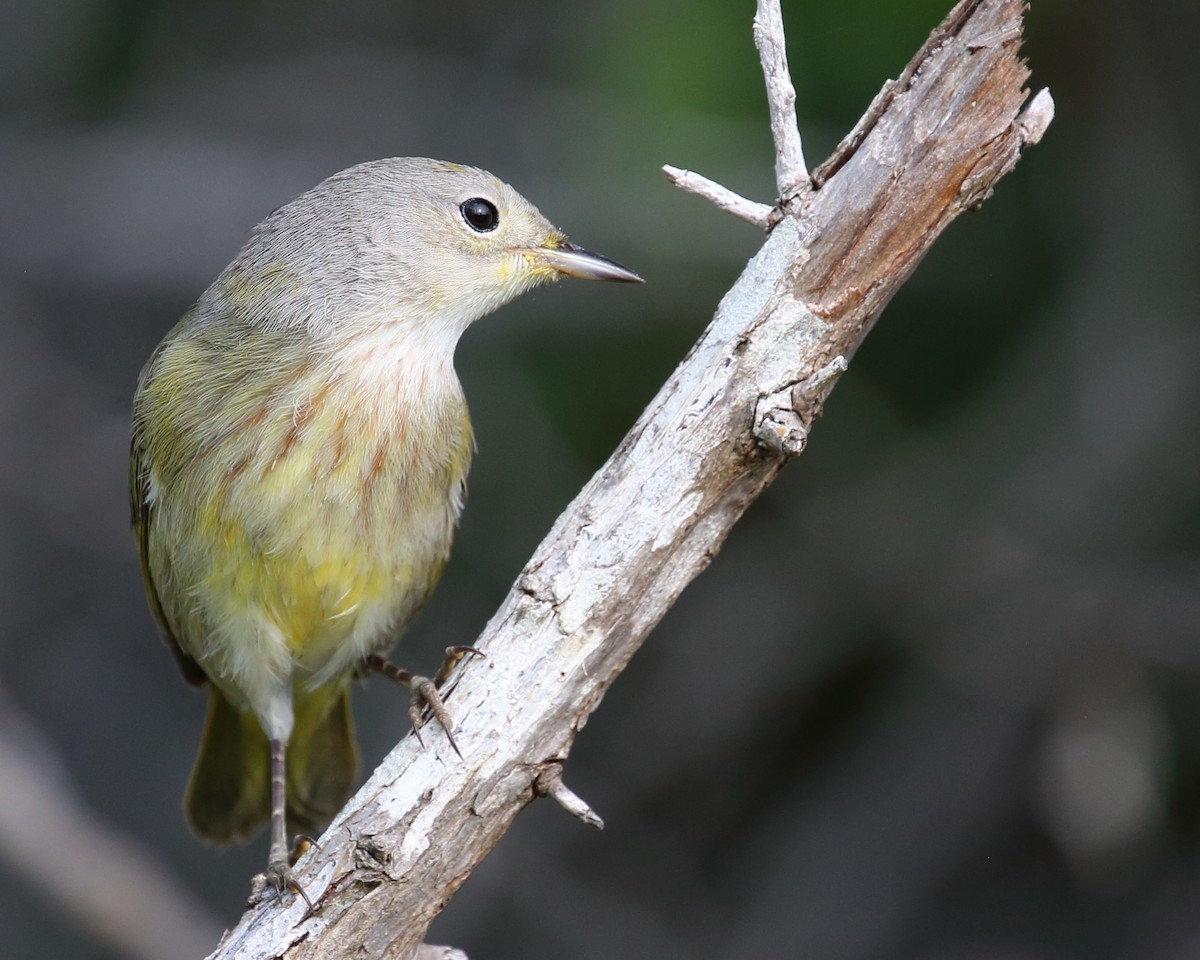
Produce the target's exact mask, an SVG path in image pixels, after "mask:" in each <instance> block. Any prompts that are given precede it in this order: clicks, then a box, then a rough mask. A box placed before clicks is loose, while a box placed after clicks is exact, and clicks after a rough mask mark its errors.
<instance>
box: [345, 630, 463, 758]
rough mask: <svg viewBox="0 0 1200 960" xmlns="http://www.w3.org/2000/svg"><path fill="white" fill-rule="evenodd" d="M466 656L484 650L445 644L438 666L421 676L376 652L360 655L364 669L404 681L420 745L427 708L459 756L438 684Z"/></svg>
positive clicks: (410, 716) (459, 752) (451, 722)
mask: <svg viewBox="0 0 1200 960" xmlns="http://www.w3.org/2000/svg"><path fill="white" fill-rule="evenodd" d="M467 656H475V657H482V656H484V654H483V653H482V651H479V650H476V649H475V648H474V647H466V646H456V647H447V648H446V657H445V659H443V660H442V665H441V666H440V667H438V671H437V673H435V674H434V675H433V677H423V676H420V675H419V674H415V673H412V672H410V671H408V670H404V669H402V668H401V667H397V666H396V665H395V664H394V663H392V662H391V661H389V660H387V659H386V658H384V657H381V656H379V654H371V655H369V656H367V657H366V658H364V660H363V664H364V665H365V666H366V667H367V668H368V669H371V670H375V671H376V672H378V673H382V674H383V675H384V676H385V677H387V678H388V679H390V680H393V681H395V682H396V683H402V684H404V686H406V687H408V689H409V690H410V691H411V694H412V695H411V697H410V698H409V703H408V719H409V721H410V722H411V723H412V728H413V733H415V734H416V735H417V742H418V743H419V744H421V746H422V747H424V746H425V741H424V740H423V739H422V737H421V728H422V727H424V726H425V722H426V720H425V711H426V710H428V711H429V713H431V714H432V715H433V718H434V719H435V720H436V721H437V722H438V723H439V724H440V725H441V728H442V729H443V730H444V731H446V739H447V740H449V741H450V746H451V747H453V748H454V752H455V753H457V754H458V755H459V756H460V757H461V756H462V751H461V750H459V749H458V744H457V743H456V742H455V740H454V721H453V719H451V717H450V713H449V712H448V711H447V710H446V704H445V702H444V701H443V700H442V694H441V688H442V685H443V684H444V683H445V682H446V680H447V679H448V678H449V676H450V672H451V671H452V670H453V669H454V667H455V666H456V665H457V664H458V662H459V661H460V660H462V659H463V658H464V657H467Z"/></svg>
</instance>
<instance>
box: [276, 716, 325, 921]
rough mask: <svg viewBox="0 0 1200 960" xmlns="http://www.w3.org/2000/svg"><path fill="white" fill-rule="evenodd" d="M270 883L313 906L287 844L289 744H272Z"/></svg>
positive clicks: (278, 889)
mask: <svg viewBox="0 0 1200 960" xmlns="http://www.w3.org/2000/svg"><path fill="white" fill-rule="evenodd" d="M267 882H268V883H270V884H271V886H273V887H274V888H275V892H276V893H278V894H279V895H280V896H282V895H283V891H284V890H286V889H288V888H291V889H292V890H295V891H296V892H297V893H298V894H300V896H301V897H303V898H304V902H305V903H307V904H308V909H309V912H310V913H311V912H312V910H313V909H314V908H313V902H312V900H310V899H309V896H308V892H307V891H306V890H305V889H304V887H302V886H300V883H299V882H298V881H297V880H296V878H295V877H294V876H293V875H292V861H291V858H290V857H289V856H288V842H287V741H286V740H277V739H274V738H272V740H271V851H270V853H268V854H267Z"/></svg>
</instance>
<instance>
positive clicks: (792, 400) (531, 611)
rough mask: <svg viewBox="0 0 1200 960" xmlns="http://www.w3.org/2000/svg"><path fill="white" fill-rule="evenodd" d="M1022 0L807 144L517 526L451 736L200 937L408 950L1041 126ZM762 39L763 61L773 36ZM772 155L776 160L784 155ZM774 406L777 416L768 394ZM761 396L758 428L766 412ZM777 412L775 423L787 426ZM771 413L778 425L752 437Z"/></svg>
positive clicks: (398, 764) (321, 953)
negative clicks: (740, 245) (688, 329)
mask: <svg viewBox="0 0 1200 960" xmlns="http://www.w3.org/2000/svg"><path fill="white" fill-rule="evenodd" d="M1023 9H1024V3H1023V0H963V2H962V3H960V4H959V5H958V6H957V7H955V9H954V10H953V11H952V12H951V13H950V15H949V16H948V17H947V18H946V20H945V21H943V23H942V24H941V25H940V26H939V27H938V28H937V29H936V30H935V31H934V33H933V34H932V35H931V37H930V39H929V40H928V41H927V42H926V44H925V45H924V46H923V47H922V48H921V50H920V51H919V52H918V54H917V56H916V57H914V60H913V62H912V63H910V64H909V66H908V68H906V70H905V72H904V73H902V74H901V77H900V79H898V80H897V81H896V82H895V83H893V84H890V85H887V86H886V87H885V89H884V91H883V92H882V93H881V95H880V97H878V98H876V102H875V103H874V104H872V107H871V110H870V111H869V113H868V117H867V118H865V120H864V121H863V122H860V124H859V125H858V126H856V128H855V132H854V135H853V137H852V138H850V139H848V140H847V141H843V144H842V146H841V147H839V150H838V153H837V155H836V157H835V160H836V163H834V164H832V165H823V168H822V169H823V170H824V179H823V185H822V186H821V188H820V189H819V190H815V191H813V192H811V193H809V194H808V196H807V198H806V200H805V205H804V211H803V218H802V219H800V218H797V217H794V216H784V217H782V218H781V219H780V221H779V223H778V224H777V225H775V227H774V228H773V229H772V230H771V232H770V234H769V235H768V237H767V239H766V242H765V243H764V245H763V247H762V248H761V249H760V250H759V252H758V253H757V254H756V255H755V256H754V258H753V259H752V260H751V261H750V263H749V264H748V265H747V266H746V269H745V271H744V272H743V273H742V275H741V277H739V279H738V281H737V282H736V283H735V284H734V286H733V288H732V289H731V290H730V291H729V292H728V293H727V294H726V295H725V297H724V298H723V299H722V301H721V304H720V306H719V308H718V310H717V313H716V315H715V317H714V318H713V321H712V323H711V325H710V326H709V328H708V329H707V330H706V331H705V333H704V335H703V337H702V338H701V339H700V341H699V342H698V343H697V344H696V345H695V346H694V347H693V348H692V350H691V351H690V352H689V354H688V356H687V357H686V358H685V359H684V361H683V362H682V363H681V364H680V366H679V367H678V369H677V370H676V371H675V373H674V374H673V375H672V376H671V378H670V379H669V380H668V381H667V383H666V384H665V385H664V386H663V387H662V389H661V390H660V391H659V394H658V396H657V397H656V398H655V399H654V401H653V402H652V403H651V404H650V406H649V407H648V408H647V409H646V410H645V412H644V413H643V414H642V416H641V417H640V418H639V420H638V422H637V423H636V424H635V425H634V427H633V429H632V430H631V431H630V433H629V434H628V436H626V438H625V440H624V441H623V442H622V443H621V445H620V447H619V448H618V449H617V451H616V452H615V453H614V454H613V456H612V458H611V459H610V460H609V461H608V463H607V464H605V465H604V467H603V468H601V470H600V471H599V472H598V473H597V474H596V476H595V477H593V478H592V480H591V481H590V482H589V483H588V484H587V486H586V487H585V488H584V489H583V490H582V491H581V492H580V494H579V495H578V497H576V499H575V500H574V502H573V503H572V504H571V505H570V507H568V509H567V511H566V512H565V513H564V514H563V515H562V516H561V517H560V518H559V520H558V521H557V523H556V524H555V525H554V528H553V530H551V531H550V533H549V534H548V535H547V537H546V539H545V540H544V541H543V542H542V544H541V545H540V546H539V547H538V549H537V551H536V553H535V554H534V556H533V558H532V559H531V560H530V561H529V564H528V565H527V566H526V568H525V570H524V571H523V572H522V574H521V575H520V577H519V578H518V580H517V583H516V584H515V585H514V587H513V589H512V591H511V592H510V594H509V596H508V597H507V598H506V599H505V601H504V603H503V605H502V606H501V608H500V610H499V611H498V612H497V613H496V615H495V616H494V617H493V618H492V620H491V622H490V623H489V624H488V626H487V628H486V629H485V631H484V633H483V635H482V637H481V638H480V640H479V641H478V643H477V644H476V646H478V647H479V648H480V649H481V650H483V651H484V652H485V653H486V654H487V659H486V660H482V659H480V660H475V661H473V662H471V663H470V664H465V665H462V666H461V667H460V668H458V669H457V670H456V673H455V677H456V678H457V681H458V686H457V687H456V688H455V689H454V690H453V692H452V693H451V694H450V695H449V696H448V697H447V705H448V706H449V708H450V711H451V713H452V714H453V716H454V718H455V722H456V725H457V726H456V731H457V733H458V742H459V746H460V747H461V748H462V756H461V757H457V756H455V755H454V753H453V752H452V751H451V750H450V749H449V746H448V745H447V744H446V743H445V741H444V740H443V738H436V739H433V740H432V742H431V743H430V744H429V745H428V746H427V747H426V749H424V750H422V749H420V748H419V747H418V746H417V744H416V742H415V740H413V738H411V737H409V738H406V739H405V740H404V741H402V742H401V743H400V744H399V745H398V746H397V747H396V748H395V749H394V750H393V751H392V752H391V754H389V755H388V757H387V758H386V759H385V760H384V762H383V764H382V765H381V766H380V767H379V768H378V769H377V770H376V771H375V773H374V774H373V775H372V777H371V779H370V780H369V781H368V782H367V784H366V785H365V786H364V787H363V788H362V789H361V790H360V791H359V793H358V794H357V796H356V797H355V798H354V799H353V800H351V802H350V803H349V804H348V805H347V807H346V809H345V810H344V811H343V812H342V814H341V815H340V816H339V818H338V820H337V821H336V822H335V823H334V824H333V825H332V826H331V827H330V829H329V830H328V831H327V832H326V834H325V836H324V837H323V838H322V839H321V844H320V847H319V849H315V850H313V851H311V852H310V853H308V854H307V855H306V856H305V857H304V859H303V860H301V861H300V863H299V864H298V865H297V874H298V879H299V880H300V882H302V883H303V884H304V885H305V888H306V889H307V890H308V891H309V893H310V894H311V895H312V897H313V898H314V900H315V902H316V903H317V907H318V909H317V911H316V912H315V914H314V915H312V916H308V915H306V913H305V909H304V905H303V903H302V902H299V901H298V898H295V897H291V898H285V899H284V900H283V901H282V902H280V901H277V900H275V901H270V902H267V903H264V904H262V905H260V906H259V907H258V908H257V909H256V910H255V911H253V912H251V913H249V914H247V916H246V917H244V918H243V920H242V922H241V923H240V924H239V926H238V927H237V928H236V929H235V930H234V931H233V932H232V933H231V934H230V935H229V937H228V938H227V939H226V941H225V943H224V944H222V946H221V948H220V950H219V951H218V952H217V954H216V955H215V956H216V957H220V958H223V960H229V958H234V957H237V958H259V957H287V958H289V960H294V958H302V957H304V958H314V957H321V958H323V960H327V958H338V957H346V958H349V957H361V956H363V955H375V956H383V955H386V956H395V957H407V956H409V955H411V953H412V951H413V950H415V949H416V945H417V944H418V942H419V940H420V938H421V936H422V934H423V933H424V930H425V929H426V927H427V926H428V924H429V922H430V921H431V920H432V918H433V917H434V916H435V915H436V914H437V912H438V911H439V910H440V909H441V908H442V906H443V905H444V904H445V903H446V902H447V901H448V900H449V899H450V897H451V896H452V895H453V894H454V892H455V890H456V889H457V888H458V886H459V885H460V884H461V883H462V882H463V880H464V879H465V878H466V877H467V875H468V874H469V873H470V872H471V870H472V869H473V868H474V867H475V865H476V864H477V863H478V862H479V861H480V859H482V858H483V856H485V855H486V853H487V852H488V851H489V850H490V849H491V847H492V846H493V845H494V844H495V843H496V842H497V840H498V839H499V837H500V836H501V835H502V834H503V833H504V831H505V830H506V829H507V827H508V825H509V823H510V822H511V821H512V818H513V817H514V816H515V815H516V813H517V812H518V810H520V808H521V807H522V806H523V805H524V804H526V803H528V802H529V801H530V800H531V799H533V798H534V797H535V796H537V795H538V794H539V793H542V792H548V793H552V794H553V793H555V792H557V793H558V798H559V800H560V801H562V800H566V801H567V803H568V804H571V803H573V801H572V800H571V796H568V792H566V791H565V788H562V789H560V790H557V791H556V790H555V788H554V782H553V779H552V777H553V775H552V774H551V775H550V776H551V780H550V781H549V782H548V781H547V780H546V776H547V774H546V771H547V769H550V768H553V767H557V766H559V765H561V764H562V762H563V761H564V760H565V758H566V757H567V755H568V753H569V751H570V747H571V744H572V742H573V741H574V738H575V734H576V732H577V731H578V730H579V729H580V728H581V727H582V725H583V724H584V722H585V721H586V719H587V717H588V715H589V714H590V713H591V711H592V710H593V709H594V708H595V707H596V705H597V704H598V703H599V701H600V698H601V697H602V696H603V694H604V691H605V690H606V689H607V688H608V686H609V685H610V684H611V683H612V681H613V680H614V679H615V678H616V676H617V675H618V674H619V673H620V672H621V670H622V669H624V667H625V665H626V664H627V663H628V661H629V658H630V657H631V656H632V655H633V653H634V652H635V651H636V650H637V648H638V646H639V645H640V644H641V643H642V641H643V640H644V639H645V637H646V635H647V634H648V633H649V631H650V630H651V628H653V626H654V625H655V624H656V623H657V622H658V620H659V619H660V618H661V617H662V616H663V615H664V613H665V612H666V611H667V609H668V608H669V607H670V606H671V604H672V603H673V602H674V601H675V599H676V598H677V597H678V595H679V593H680V592H681V591H682V590H683V589H684V587H685V586H686V585H687V584H688V582H689V581H690V580H691V579H692V578H693V577H695V576H696V575H697V574H698V573H699V572H700V571H701V570H702V569H704V567H705V566H707V565H708V563H709V562H710V561H711V560H712V558H713V557H714V556H715V554H716V553H717V551H718V550H719V548H720V546H721V543H722V541H723V540H724V538H725V536H726V535H727V534H728V532H729V530H730V529H731V528H732V526H733V524H734V523H735V522H736V521H737V519H738V518H739V517H740V516H741V515H742V513H743V512H744V511H745V509H746V508H747V506H749V504H750V503H752V502H753V501H754V499H755V498H756V497H757V496H759V494H761V493H762V491H763V490H764V489H765V488H766V487H767V486H768V485H769V484H770V483H771V481H772V480H773V479H774V478H775V476H776V475H777V474H778V473H779V471H780V470H781V469H782V467H783V465H784V463H785V462H786V461H787V455H788V454H793V453H796V452H798V451H799V449H800V448H801V447H802V446H803V443H804V439H805V438H806V437H807V435H808V433H809V431H810V429H811V427H812V422H813V420H814V419H815V418H816V416H817V415H818V414H819V412H820V407H821V404H822V403H823V402H824V399H825V395H826V393H827V392H828V390H829V389H830V387H831V386H832V385H833V382H834V380H835V379H836V377H837V376H838V375H839V374H840V372H841V371H842V370H843V369H844V368H845V364H846V361H848V360H849V359H850V358H852V357H853V355H854V351H855V350H856V348H857V347H858V345H859V343H860V342H861V341H862V339H863V337H865V336H866V335H867V333H868V332H869V331H870V329H871V327H872V325H873V324H874V323H875V321H876V319H877V318H878V316H879V314H880V312H881V311H882V310H883V308H884V307H885V306H886V304H887V303H888V301H889V300H890V298H891V297H892V295H893V294H894V293H895V292H896V290H897V289H898V288H899V287H900V285H901V284H903V282H904V281H905V280H906V279H907V278H908V277H909V276H910V275H911V273H912V271H913V270H914V269H915V268H916V266H917V264H918V263H919V262H920V260H921V257H922V256H923V255H924V254H925V252H926V251H927V250H928V249H929V247H930V246H931V244H932V243H933V242H934V240H935V239H936V238H937V237H938V236H939V235H940V234H941V232H942V231H943V230H944V229H945V228H946V226H947V225H948V224H949V223H950V222H951V221H952V220H953V219H954V218H955V217H957V216H958V215H959V214H960V213H962V212H963V211H964V210H967V209H970V208H971V207H973V206H976V205H978V204H979V203H981V202H983V201H984V200H985V199H986V198H987V197H988V196H989V195H990V193H991V191H992V190H993V189H994V187H995V185H996V183H997V182H998V181H999V179H1000V178H1001V177H1003V176H1004V175H1005V174H1006V173H1007V172H1008V171H1009V170H1011V169H1012V167H1013V165H1014V164H1015V163H1016V162H1017V160H1018V159H1019V158H1020V156H1021V150H1022V149H1023V148H1024V147H1025V146H1026V145H1027V144H1028V143H1032V142H1035V141H1036V139H1037V137H1039V136H1040V135H1041V133H1042V132H1044V130H1045V127H1046V124H1047V123H1048V122H1049V118H1050V116H1051V112H1052V111H1051V108H1050V101H1049V98H1048V96H1047V97H1046V98H1035V100H1034V102H1033V103H1031V104H1030V109H1029V110H1027V111H1026V112H1025V113H1021V107H1022V105H1023V103H1024V101H1025V99H1026V97H1027V91H1026V90H1025V86H1024V85H1025V82H1026V80H1027V78H1028V71H1027V70H1026V68H1025V66H1024V64H1023V63H1022V61H1021V60H1020V58H1019V56H1018V51H1017V47H1018V45H1019V38H1020V26H1021V17H1022V14H1023ZM772 62H777V63H783V62H784V60H783V59H782V52H781V51H780V52H779V53H778V55H777V56H776V57H775V59H773V60H772ZM795 172H796V171H795V170H793V171H792V174H795ZM789 415H794V417H795V419H794V420H791V421H789V420H788V419H787V417H788V416H789ZM775 416H778V417H781V418H782V419H781V420H780V422H779V423H778V424H776V425H775V426H774V427H773V426H772V423H773V421H772V417H775ZM797 428H798V430H797ZM772 435H774V436H775V437H776V439H777V441H778V442H777V443H776V442H773V441H771V440H770V438H771V436H772Z"/></svg>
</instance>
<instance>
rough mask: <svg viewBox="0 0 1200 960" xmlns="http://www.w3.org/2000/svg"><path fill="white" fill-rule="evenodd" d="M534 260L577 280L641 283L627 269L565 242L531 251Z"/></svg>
mask: <svg viewBox="0 0 1200 960" xmlns="http://www.w3.org/2000/svg"><path fill="white" fill-rule="evenodd" d="M530 253H531V254H532V256H533V258H534V259H535V260H538V261H540V262H541V263H544V264H545V265H546V266H548V267H550V268H551V269H553V270H555V271H557V272H558V273H561V274H563V275H565V276H568V277H579V278H580V279H581V280H618V281H620V282H621V283H645V282H646V281H645V280H643V279H642V278H641V277H639V276H638V275H637V274H636V273H634V272H633V271H632V270H630V269H629V268H628V267H623V266H621V265H620V264H619V263H617V261H615V260H609V259H608V257H602V256H600V254H598V253H592V251H591V250H584V249H583V247H578V246H576V245H575V244H573V243H569V242H567V241H566V240H559V239H554V240H551V241H549V242H547V243H546V244H545V245H544V246H540V247H538V248H537V249H535V250H531V251H530Z"/></svg>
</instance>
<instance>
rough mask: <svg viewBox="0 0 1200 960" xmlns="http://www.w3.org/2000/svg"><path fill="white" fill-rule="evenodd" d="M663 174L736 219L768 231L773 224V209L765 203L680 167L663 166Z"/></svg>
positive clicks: (681, 187) (682, 188)
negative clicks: (750, 198)
mask: <svg viewBox="0 0 1200 960" xmlns="http://www.w3.org/2000/svg"><path fill="white" fill-rule="evenodd" d="M663 173H665V174H666V175H667V179H668V180H670V181H671V182H672V183H673V184H675V186H677V187H679V188H680V189H681V190H686V191H687V192H688V193H694V194H696V195H697V196H700V197H703V198H704V199H705V200H708V201H711V202H712V203H714V204H716V205H717V206H718V207H719V208H720V209H722V210H724V211H725V212H726V213H732V214H733V215H734V216H735V217H739V218H740V219H742V220H746V221H748V222H749V223H752V224H754V225H755V226H756V227H759V228H761V229H763V230H766V229H767V227H769V226H770V225H771V223H772V217H771V214H772V213H773V211H774V208H773V207H769V206H767V205H766V204H765V203H757V202H756V201H754V200H747V199H746V198H745V197H743V196H739V195H738V194H736V193H734V192H733V191H732V190H730V189H729V188H728V187H723V186H721V185H720V184H719V183H717V182H716V181H715V180H709V179H708V177H705V176H702V175H701V174H699V173H692V171H691V170H681V169H679V167H672V166H671V165H670V164H666V163H664V164H663Z"/></svg>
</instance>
